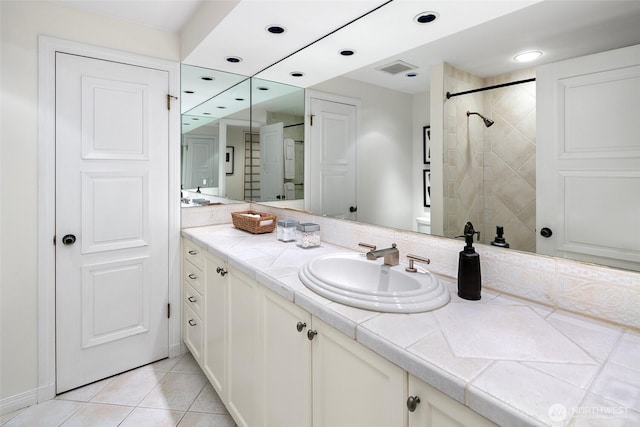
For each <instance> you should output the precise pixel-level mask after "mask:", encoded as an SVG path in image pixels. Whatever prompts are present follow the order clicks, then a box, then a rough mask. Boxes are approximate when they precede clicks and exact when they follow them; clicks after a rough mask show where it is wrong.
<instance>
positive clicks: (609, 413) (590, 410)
mask: <svg viewBox="0 0 640 427" xmlns="http://www.w3.org/2000/svg"><path fill="white" fill-rule="evenodd" d="M548 413H549V418H550V419H551V421H554V422H562V421H566V420H567V419H569V418H571V417H573V416H575V417H576V418H609V417H624V416H625V415H626V413H627V409H626V408H625V407H624V406H578V407H576V408H571V410H568V409H567V407H566V406H564V405H563V404H561V403H556V404H554V405H551V406H550V407H549V411H548Z"/></svg>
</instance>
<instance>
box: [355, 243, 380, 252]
mask: <svg viewBox="0 0 640 427" xmlns="http://www.w3.org/2000/svg"><path fill="white" fill-rule="evenodd" d="M358 246H362V247H363V248H367V249H370V250H372V251H375V250H376V249H377V246H376V245H370V244H369V243H362V242H360V243H358Z"/></svg>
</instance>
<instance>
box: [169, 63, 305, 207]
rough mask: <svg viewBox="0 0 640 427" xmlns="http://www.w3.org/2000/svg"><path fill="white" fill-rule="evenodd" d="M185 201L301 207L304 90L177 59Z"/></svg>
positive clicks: (193, 204)
mask: <svg viewBox="0 0 640 427" xmlns="http://www.w3.org/2000/svg"><path fill="white" fill-rule="evenodd" d="M182 92H183V93H182V97H183V100H182V103H181V105H182V148H181V184H182V193H183V197H182V202H183V203H182V206H183V207H196V206H202V205H210V204H217V203H233V202H234V201H260V202H281V203H282V204H285V205H287V206H292V207H299V208H302V207H303V202H302V199H303V195H304V89H301V88H299V87H295V86H291V85H287V84H282V83H275V82H271V81H267V80H264V79H257V78H248V77H245V76H240V75H235V74H231V73H225V72H222V71H216V70H209V69H205V68H201V67H195V66H190V65H183V66H182Z"/></svg>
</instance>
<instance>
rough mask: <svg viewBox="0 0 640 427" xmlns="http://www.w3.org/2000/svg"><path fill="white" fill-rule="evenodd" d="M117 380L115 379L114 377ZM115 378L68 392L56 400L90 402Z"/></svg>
mask: <svg viewBox="0 0 640 427" xmlns="http://www.w3.org/2000/svg"><path fill="white" fill-rule="evenodd" d="M114 378H115V377H114ZM114 378H107V379H105V380H102V381H97V382H95V383H91V384H88V385H86V386H84V387H80V388H77V389H75V390H71V391H68V392H66V393H62V394H60V395H58V396H56V399H61V400H75V401H77V402H89V401H90V400H91V399H93V397H94V396H95V395H96V394H98V392H100V390H102V389H103V388H105V387H106V386H107V384H109V383H110V382H111V381H113V379H114Z"/></svg>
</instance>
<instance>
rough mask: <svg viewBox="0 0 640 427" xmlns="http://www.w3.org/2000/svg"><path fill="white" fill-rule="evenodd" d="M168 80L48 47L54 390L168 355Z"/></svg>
mask: <svg viewBox="0 0 640 427" xmlns="http://www.w3.org/2000/svg"><path fill="white" fill-rule="evenodd" d="M168 86H169V78H168V73H167V72H165V71H159V70H155V69H150V68H144V67H138V66H132V65H127V64H122V63H115V62H109V61H103V60H98V59H92V58H87V57H81V56H75V55H69V54H64V53H57V54H56V377H57V380H56V382H57V392H58V393H61V392H63V391H66V390H69V389H72V388H75V387H78V386H81V385H84V384H87V383H90V382H92V381H96V380H99V379H102V378H105V377H108V376H111V375H114V374H117V373H120V372H123V371H126V370H129V369H132V368H135V367H138V366H141V365H144V364H146V363H149V362H153V361H155V360H158V359H162V358H164V357H167V356H168V315H167V310H168V237H169V236H168V224H169V223H168V206H169V201H168V191H167V189H168V148H169V147H168V144H169V142H168V141H169V139H168V125H169V122H168V118H169V112H168V110H167V93H168Z"/></svg>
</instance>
